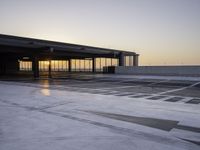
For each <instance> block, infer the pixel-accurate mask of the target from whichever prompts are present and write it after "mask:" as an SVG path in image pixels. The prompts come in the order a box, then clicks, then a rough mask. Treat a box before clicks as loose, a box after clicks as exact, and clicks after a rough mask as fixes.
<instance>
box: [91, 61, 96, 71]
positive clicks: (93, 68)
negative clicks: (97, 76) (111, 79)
mask: <svg viewBox="0 0 200 150" xmlns="http://www.w3.org/2000/svg"><path fill="white" fill-rule="evenodd" d="M95 67H96V59H95V58H92V72H96V68H95Z"/></svg>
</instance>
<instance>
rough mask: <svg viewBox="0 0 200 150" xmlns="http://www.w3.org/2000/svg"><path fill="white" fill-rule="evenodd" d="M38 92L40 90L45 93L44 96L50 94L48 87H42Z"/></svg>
mask: <svg viewBox="0 0 200 150" xmlns="http://www.w3.org/2000/svg"><path fill="white" fill-rule="evenodd" d="M40 92H41V93H42V94H43V95H45V96H50V95H51V93H50V90H49V89H42V90H40Z"/></svg>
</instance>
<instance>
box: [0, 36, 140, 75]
mask: <svg viewBox="0 0 200 150" xmlns="http://www.w3.org/2000/svg"><path fill="white" fill-rule="evenodd" d="M138 57H139V55H138V54H136V53H135V52H130V51H121V50H114V49H106V48H99V47H91V46H85V45H77V44H69V43H61V42H55V41H47V40H39V39H32V38H24V37H17V36H10V35H2V34H0V74H1V75H6V74H11V73H19V72H32V74H33V76H34V77H35V78H38V77H39V76H40V73H41V72H45V71H46V72H48V73H49V75H50V76H51V72H52V71H63V72H103V71H104V68H105V67H108V66H138ZM50 76H49V77H50Z"/></svg>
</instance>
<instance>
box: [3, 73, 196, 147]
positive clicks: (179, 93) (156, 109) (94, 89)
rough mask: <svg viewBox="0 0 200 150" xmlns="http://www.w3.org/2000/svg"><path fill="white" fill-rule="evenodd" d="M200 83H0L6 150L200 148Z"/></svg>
mask: <svg viewBox="0 0 200 150" xmlns="http://www.w3.org/2000/svg"><path fill="white" fill-rule="evenodd" d="M199 116H200V78H199V77H165V76H163V77H159V76H157V77H156V76H123V75H121V76H120V75H102V74H99V75H98V74H97V75H92V74H90V75H85V74H76V75H68V76H65V77H63V78H61V77H59V78H56V77H55V78H52V79H46V78H41V79H37V80H33V79H30V78H19V79H13V78H9V79H8V78H7V79H6V78H3V79H1V81H0V150H13V149H16V150H35V149H43V150H50V149H52V150H63V149H70V150H79V149H81V150H82V149H87V150H90V149H91V150H111V149H113V150H122V149H134V150H144V149H145V150H148V149H152V150H160V149H162V150H163V149H164V150H165V149H166V150H169V149H171V150H199V148H200V117H199Z"/></svg>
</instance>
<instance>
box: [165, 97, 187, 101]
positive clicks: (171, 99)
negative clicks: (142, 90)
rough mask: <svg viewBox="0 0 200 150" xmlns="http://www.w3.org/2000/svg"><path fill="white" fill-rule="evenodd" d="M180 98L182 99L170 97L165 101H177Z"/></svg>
mask: <svg viewBox="0 0 200 150" xmlns="http://www.w3.org/2000/svg"><path fill="white" fill-rule="evenodd" d="M182 99H184V98H182V97H172V98H169V99H167V100H165V101H167V102H177V101H180V100H182Z"/></svg>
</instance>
